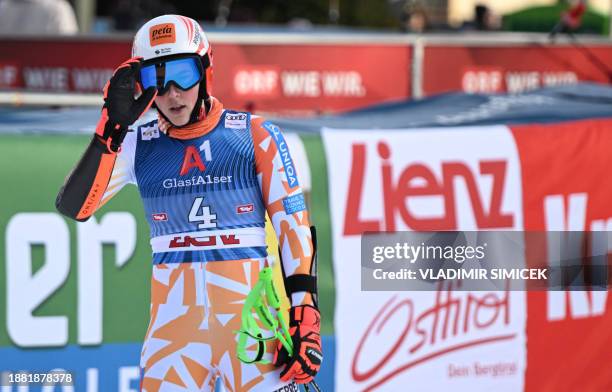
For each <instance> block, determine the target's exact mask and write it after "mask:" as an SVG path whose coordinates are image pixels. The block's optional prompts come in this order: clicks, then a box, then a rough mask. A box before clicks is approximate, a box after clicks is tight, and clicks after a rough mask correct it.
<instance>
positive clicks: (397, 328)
mask: <svg viewBox="0 0 612 392" xmlns="http://www.w3.org/2000/svg"><path fill="white" fill-rule="evenodd" d="M611 125H612V123H611V122H610V120H586V121H576V122H570V123H561V124H550V125H524V126H513V127H512V128H509V127H505V126H481V127H456V128H437V129H436V128H433V129H404V130H384V131H376V132H374V131H363V130H355V131H351V130H344V129H343V130H334V129H325V130H324V132H323V138H324V143H325V147H326V156H327V160H328V162H333V164H330V165H329V169H328V170H329V183H330V189H334V190H335V191H333V192H330V209H331V218H332V232H333V240H334V241H333V243H334V249H333V259H334V266H335V271H336V274H335V279H336V293H337V294H336V318H335V323H336V331H338V332H339V333H337V336H336V344H337V351H336V353H337V354H336V358H337V361H336V385H337V386H338V390H367V391H369V390H380V391H397V390H402V388H403V386H405V385H411V386H413V387H414V388H415V389H425V388H427V389H431V390H458V391H472V390H475V389H476V390H489V389H492V388H496V389H499V390H511V391H520V390H525V391H541V390H550V391H553V390H554V391H559V390H561V391H566V390H567V391H570V390H575V389H581V388H585V389H586V390H604V389H606V386H607V385H609V383H610V382H611V381H612V380H611V379H610V373H609V372H606V370H605V369H607V365H606V364H608V363H610V361H612V354H611V352H610V350H608V349H607V347H609V345H610V342H612V333H611V332H610V328H609V326H610V325H612V301H609V300H608V296H609V291H605V290H604V291H601V290H599V291H596V290H584V289H583V290H575V291H539V292H526V291H489V292H487V291H477V292H474V291H465V290H463V291H462V290H460V289H459V288H458V287H454V286H452V284H446V283H445V284H441V285H440V286H439V287H438V290H436V291H432V292H422V291H418V292H417V291H364V286H363V285H362V276H361V273H362V272H361V270H360V269H361V263H359V260H363V259H362V257H364V255H362V254H360V253H361V252H360V251H361V249H362V247H361V245H362V244H361V235H362V234H363V233H366V232H385V231H387V232H388V231H402V230H410V231H434V230H435V231H448V230H517V231H521V230H530V231H534V230H539V231H542V230H551V231H552V230H561V231H566V230H569V231H573V233H581V232H582V231H589V230H599V231H603V230H607V231H610V230H612V219H611V216H612V210H611V207H610V204H609V202H608V201H607V200H609V199H610V197H612V196H611V195H612V187H611V186H610V185H609V184H608V182H607V181H606V180H605V179H606V178H607V176H608V172H609V170H610V168H612V158H611V157H610V154H609V151H610V148H611V147H612V138H611V137H610V135H609V132H608V131H607V129H609V127H610V126H611ZM574 235H576V234H574ZM581 235H584V233H583V234H581ZM587 243H588V241H587ZM609 243H612V241H610V240H609V239H608V241H607V242H606V241H603V242H599V243H598V242H597V241H591V243H590V246H591V247H592V251H593V254H601V255H607V256H604V259H603V260H601V262H602V265H609V262H607V258H608V257H609V253H610V251H611V250H610V249H609V245H608V244H609ZM602 246H603V247H605V249H598V247H602ZM553 258H554V254H553V249H552V248H548V249H547V248H546V247H544V248H542V247H541V246H539V247H538V246H533V244H530V243H529V241H527V242H526V243H525V251H524V260H523V263H524V265H525V266H529V265H535V263H536V262H540V261H541V260H548V262H549V263H552V262H553ZM606 263H607V264H606ZM551 267H552V264H551ZM586 271H588V269H587V270H586ZM589 279H590V277H589V276H587V273H584V275H581V276H579V278H578V280H582V282H577V280H574V281H573V282H572V283H573V284H580V285H581V286H583V285H584V284H588V282H589ZM470 303H471V305H470ZM474 304H480V305H474ZM485 304H486V305H485ZM356 309H359V310H358V311H356Z"/></svg>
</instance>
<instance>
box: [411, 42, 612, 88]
mask: <svg viewBox="0 0 612 392" xmlns="http://www.w3.org/2000/svg"><path fill="white" fill-rule="evenodd" d="M611 77H612V46H610V47H608V46H598V47H586V46H564V47H559V46H548V45H541V44H537V43H531V44H528V43H526V44H521V45H516V44H513V45H511V46H506V47H504V46H503V45H502V44H500V45H496V46H481V47H476V46H474V47H469V46H437V45H436V46H426V47H425V56H424V62H423V93H424V95H433V94H439V93H443V92H449V91H465V92H470V93H498V92H510V93H519V92H523V91H527V90H533V89H537V88H540V87H547V86H555V85H559V84H569V83H575V82H577V81H594V82H602V83H607V82H610V81H611Z"/></svg>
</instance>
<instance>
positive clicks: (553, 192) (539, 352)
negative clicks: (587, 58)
mask: <svg viewBox="0 0 612 392" xmlns="http://www.w3.org/2000/svg"><path fill="white" fill-rule="evenodd" d="M610 127H612V120H587V121H577V122H572V123H562V124H552V125H526V126H513V127H512V131H513V134H514V137H515V139H516V143H517V148H518V152H519V155H520V157H521V171H522V186H523V208H524V225H525V230H542V229H546V230H549V231H565V230H568V231H572V232H581V231H608V232H610V231H612V204H610V195H611V194H612V184H610V182H609V181H607V180H606V178H607V177H608V176H609V171H610V169H611V168H612V155H611V154H610V148H611V147H612V133H610ZM608 237H609V236H608ZM527 245H528V246H527V252H528V254H531V255H532V256H534V257H537V256H540V257H542V256H543V257H546V254H545V253H546V251H545V250H542V249H530V248H529V244H527ZM591 246H593V244H591ZM607 246H608V247H609V246H610V244H608V245H607ZM611 250H612V249H607V250H606V249H603V254H606V253H609V252H610V251H611ZM592 254H600V253H592ZM608 257H610V256H608ZM540 260H541V258H540ZM608 265H609V262H608ZM527 308H528V309H527V310H528V317H527V336H528V339H527V363H528V366H527V373H526V380H525V386H526V390H527V391H551V392H552V391H555V392H556V391H576V390H583V391H604V390H610V386H611V384H610V382H611V379H610V373H607V374H605V372H601V369H603V368H606V366H609V365H604V364H610V363H612V351H611V350H610V347H611V346H612V333H610V331H611V326H612V295H611V293H610V292H606V291H591V292H589V291H568V292H530V293H528V301H527Z"/></svg>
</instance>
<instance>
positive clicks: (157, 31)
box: [149, 23, 176, 46]
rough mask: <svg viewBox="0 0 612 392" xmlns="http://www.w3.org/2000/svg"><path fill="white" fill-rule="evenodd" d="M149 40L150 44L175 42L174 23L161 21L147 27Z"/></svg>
mask: <svg viewBox="0 0 612 392" xmlns="http://www.w3.org/2000/svg"><path fill="white" fill-rule="evenodd" d="M149 41H150V42H151V46H156V45H161V44H173V43H175V42H176V29H175V28H174V23H163V24H158V25H155V26H151V27H150V28H149Z"/></svg>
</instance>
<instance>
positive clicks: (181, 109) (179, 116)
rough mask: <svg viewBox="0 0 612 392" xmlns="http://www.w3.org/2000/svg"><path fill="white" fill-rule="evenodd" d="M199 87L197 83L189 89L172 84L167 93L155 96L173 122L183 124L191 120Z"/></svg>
mask: <svg viewBox="0 0 612 392" xmlns="http://www.w3.org/2000/svg"><path fill="white" fill-rule="evenodd" d="M199 87H200V85H199V84H197V85H195V86H193V87H192V88H190V89H189V90H181V89H178V88H176V87H175V86H174V85H171V86H170V88H169V89H168V92H167V93H166V94H164V95H161V96H160V95H158V96H157V98H155V104H156V105H157V107H158V108H159V110H161V111H162V112H163V113H164V115H165V116H166V117H168V120H170V122H172V124H174V125H176V126H179V127H180V126H183V125H185V124H187V122H188V121H189V116H190V115H191V112H192V111H193V107H194V106H195V104H196V101H197V100H198V89H199Z"/></svg>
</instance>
